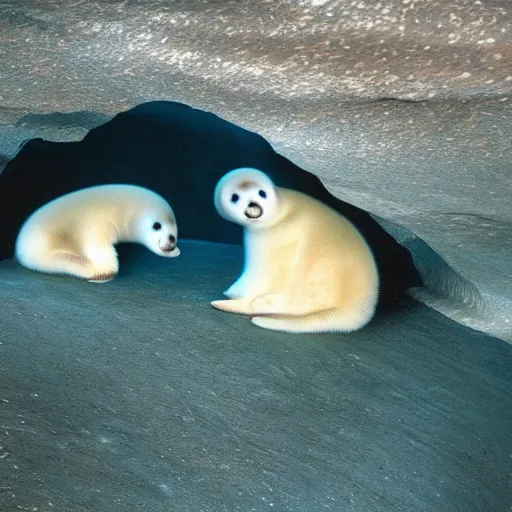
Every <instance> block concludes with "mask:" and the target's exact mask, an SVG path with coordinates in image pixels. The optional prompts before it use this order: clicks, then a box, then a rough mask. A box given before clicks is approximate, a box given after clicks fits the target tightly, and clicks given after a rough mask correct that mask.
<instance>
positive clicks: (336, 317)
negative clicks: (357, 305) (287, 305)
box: [251, 308, 372, 333]
mask: <svg viewBox="0 0 512 512" xmlns="http://www.w3.org/2000/svg"><path fill="white" fill-rule="evenodd" d="M371 318H372V314H370V313H364V312H362V311H341V310H340V309H337V308H330V309H324V310H322V311H315V312H314V313H309V314H307V315H301V316H292V315H279V316H255V317H254V318H251V322H252V323H253V324H255V325H257V326H258V327H263V328H264V329H270V330H272V331H284V332H295V333H313V332H350V331H355V330H357V329H360V328H361V327H364V326H365V325H366V324H367V323H368V322H369V321H370V320H371Z"/></svg>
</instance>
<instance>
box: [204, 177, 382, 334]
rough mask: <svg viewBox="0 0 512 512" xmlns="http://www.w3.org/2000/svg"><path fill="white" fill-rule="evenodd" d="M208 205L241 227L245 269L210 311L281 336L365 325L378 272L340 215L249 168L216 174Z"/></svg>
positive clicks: (367, 250) (372, 307) (375, 294)
mask: <svg viewBox="0 0 512 512" xmlns="http://www.w3.org/2000/svg"><path fill="white" fill-rule="evenodd" d="M262 196H264V197H262ZM234 199H236V201H234ZM214 203H215V207H216V209H217V211H218V212H219V214H220V215H221V216H222V217H224V218H225V219H227V220H230V221H232V222H236V223H238V224H241V225H242V226H244V228H245V229H244V247H245V266H244V270H243V272H242V275H241V276H240V277H239V279H238V280H237V281H236V282H235V283H234V284H233V285H232V286H231V287H230V288H229V289H228V290H226V291H225V292H224V294H225V295H226V296H227V297H228V300H218V301H213V302H212V305H213V306H214V307H216V308H217V309H221V310H223V311H229V312H232V313H239V314H245V315H249V316H251V317H252V322H253V323H254V324H256V325H258V326H260V327H264V328H267V329H273V330H279V331H288V332H326V331H331V332H349V331H354V330H357V329H360V328H362V327H364V326H365V325H366V324H367V323H368V322H369V321H370V320H371V319H372V317H373V315H374V314H375V308H376V305H377V299H378V288H379V277H378V271H377V267H376V264H375V260H374V257H373V254H372V252H371V249H370V248H369V246H368V245H367V243H366V241H365V240H364V238H363V237H362V236H361V234H360V233H359V231H358V230H357V229H356V228H355V226H354V225H353V224H352V223H351V222H349V221H348V220H347V219H346V218H345V217H343V216H342V215H340V214H339V213H337V212H336V211H335V210H333V209H332V208H330V207H328V206H327V205H325V204H323V203H321V202H320V201H317V200H316V199H314V198H312V197H310V196H308V195H306V194H303V193H301V192H297V191H294V190H289V189H284V188H279V187H276V186H275V185H274V184H273V182H272V181H271V180H270V179H269V177H268V176H267V175H266V174H264V173H262V172H261V171H258V170H256V169H250V168H241V169H236V170H234V171H231V172H229V173H227V174H226V175H225V176H223V177H222V179H221V180H220V181H219V183H218V184H217V186H216V188H215V194H214ZM260 212H261V215H260V216H259V217H258V218H250V217H254V216H255V215H258V213H260ZM247 213H249V217H248V216H247V215H246V214H247Z"/></svg>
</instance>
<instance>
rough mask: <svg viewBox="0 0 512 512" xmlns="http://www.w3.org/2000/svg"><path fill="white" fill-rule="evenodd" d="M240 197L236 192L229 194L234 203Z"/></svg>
mask: <svg viewBox="0 0 512 512" xmlns="http://www.w3.org/2000/svg"><path fill="white" fill-rule="evenodd" d="M239 199H240V196H239V195H238V194H233V195H232V196H231V202H232V203H236V202H237V201H238V200H239Z"/></svg>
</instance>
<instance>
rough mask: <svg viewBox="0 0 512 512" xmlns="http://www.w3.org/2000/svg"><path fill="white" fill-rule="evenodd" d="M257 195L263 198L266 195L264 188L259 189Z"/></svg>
mask: <svg viewBox="0 0 512 512" xmlns="http://www.w3.org/2000/svg"><path fill="white" fill-rule="evenodd" d="M258 195H259V196H260V197H263V199H265V197H267V193H266V192H265V191H264V190H260V191H259V192H258Z"/></svg>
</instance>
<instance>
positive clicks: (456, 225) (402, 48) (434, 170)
mask: <svg viewBox="0 0 512 512" xmlns="http://www.w3.org/2000/svg"><path fill="white" fill-rule="evenodd" d="M0 14H1V16H0V63H1V66H2V68H1V70H0V71H1V74H2V80H1V81H0V107H1V109H0V122H2V123H3V125H2V132H1V133H2V135H3V140H2V142H1V143H2V146H1V148H0V151H2V152H3V153H6V154H7V156H11V155H12V154H13V152H15V151H16V148H17V145H18V143H19V142H20V141H21V140H22V139H23V138H24V137H26V136H28V137H31V136H34V135H38V136H45V135H49V136H50V135H51V136H52V137H53V138H55V139H58V140H62V139H66V138H80V137H82V136H83V135H84V134H85V133H86V131H87V129H88V128H90V127H91V125H95V124H99V122H100V120H101V119H102V118H101V116H111V115H113V114H115V113H117V112H119V111H121V110H125V109H128V108H131V107H132V106H134V105H136V104H139V103H142V102H145V101H150V100H157V99H168V100H175V101H180V102H184V103H186V104H189V105H191V106H193V107H196V108H199V109H203V110H207V111H210V112H213V113H215V114H218V115H219V116H221V117H223V118H225V119H227V120H229V121H231V122H234V123H236V124H238V125H240V126H242V127H244V128H246V129H249V130H252V131H255V132H257V133H259V134H260V135H262V136H264V137H265V138H266V139H267V140H268V141H269V142H270V143H271V144H272V145H273V147H274V148H275V149H276V150H277V151H278V152H280V153H281V154H283V155H284V156H286V157H287V158H289V159H290V160H292V161H293V162H294V163H296V164H297V165H299V166H300V167H302V168H304V169H306V170H308V171H310V172H314V173H315V174H317V175H318V176H319V177H320V178H321V179H322V181H323V182H324V183H325V184H326V186H327V187H328V189H329V190H330V191H331V192H332V193H333V194H334V195H336V196H337V197H339V198H341V199H343V200H345V201H348V202H351V203H353V204H355V205H356V206H359V207H361V208H364V209H366V210H368V211H370V212H372V213H374V214H375V215H377V216H379V218H380V219H381V221H382V222H383V224H385V225H386V228H387V229H388V230H389V231H390V232H391V233H392V234H393V235H394V236H395V237H397V238H398V239H400V240H401V241H402V242H403V243H404V245H406V246H407V247H409V248H411V250H413V252H414V253H415V258H416V260H417V265H418V267H420V269H421V271H422V273H423V275H425V276H426V277H427V281H429V283H430V288H429V287H427V288H426V289H425V290H423V291H422V292H420V294H417V298H419V299H420V300H422V301H424V302H426V303H427V304H430V305H431V306H433V307H435V308H436V309H438V310H439V311H442V312H443V313H445V314H447V315H448V316H450V317H451V318H454V319H456V320H458V321H460V322H462V323H464V324H466V325H469V326H472V327H474V328H477V329H481V330H484V331H486V332H488V333H491V334H493V335H496V336H499V337H501V338H503V339H507V340H509V341H510V340H512V314H511V311H512V245H511V240H512V227H511V226H512V201H511V200H510V197H511V196H512V194H511V192H512V191H511V189H512V185H511V183H512V171H511V164H510V162H512V158H511V157H512V149H511V148H512V144H511V143H510V141H511V134H512V128H510V127H511V126H512V124H511V121H512V109H511V102H510V100H509V94H510V93H511V91H512V51H511V49H512V43H511V42H510V33H511V30H512V23H511V21H512V6H511V5H510V3H509V2H508V1H507V0H501V1H500V0H494V1H483V0H482V1H479V0H476V1H474V0H471V1H468V0H456V1H448V0H443V1H431V2H420V1H415V0H400V1H398V0H391V1H381V2H377V1H375V2H373V1H372V2H369V1H366V2H365V1H357V0H356V1H341V0H338V1H337V0H331V1H329V0H327V1H325V0H316V1H315V0H310V1H300V0H294V1H292V0H280V1H261V2H254V1H252V0H239V1H236V2H235V1H223V2H217V1H213V0H210V1H200V0H186V1H185V0H182V1H163V0H162V1H148V2H141V1H132V0H125V1H122V2H121V1H114V2H112V1H108V2H107V1H105V2H102V1H80V0H78V1H62V0H60V1H56V0H17V1H16V2H12V1H3V2H0ZM74 111H88V112H90V114H84V115H83V116H82V118H81V119H82V120H81V121H75V122H73V123H71V126H70V125H68V126H64V127H62V126H60V127H57V125H55V124H53V126H48V125H47V124H45V118H44V117H37V116H34V114H49V113H53V112H74ZM52 119H53V118H52ZM52 123H53V121H52ZM386 220H387V221H389V223H386ZM418 237H419V238H418ZM422 240H423V241H425V242H426V244H427V245H426V244H424V243H423V242H422ZM438 256H439V257H441V258H442V259H443V261H442V262H441V263H439V260H436V258H437V257H438ZM443 269H444V270H443ZM445 270H446V272H445ZM454 272H455V274H456V276H457V278H462V279H455V280H454V279H453V276H454V274H453V273H454ZM454 283H455V285H454ZM461 283H463V284H461ZM440 291H442V292H444V293H440Z"/></svg>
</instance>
